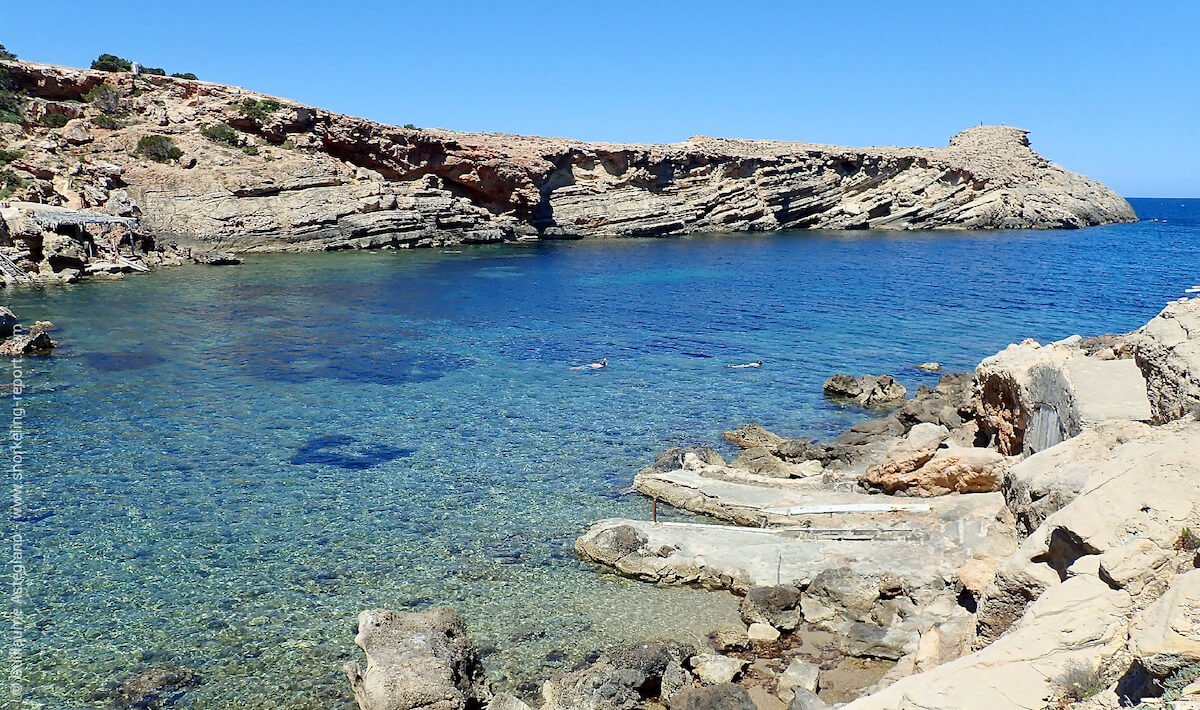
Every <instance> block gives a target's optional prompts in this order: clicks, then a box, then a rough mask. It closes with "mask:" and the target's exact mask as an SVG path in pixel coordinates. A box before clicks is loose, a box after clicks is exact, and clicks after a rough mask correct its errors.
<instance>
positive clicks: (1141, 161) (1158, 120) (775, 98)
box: [0, 0, 1200, 197]
mask: <svg viewBox="0 0 1200 710" xmlns="http://www.w3.org/2000/svg"><path fill="white" fill-rule="evenodd" d="M0 44H4V45H5V46H6V47H8V49H9V50H10V51H13V52H16V53H17V54H18V55H20V56H21V58H23V59H29V60H33V61H45V62H52V63H56V64H67V65H72V66H87V65H88V64H90V62H91V60H92V59H94V58H95V57H96V56H97V55H98V54H100V53H102V52H107V53H111V54H117V55H120V56H122V57H125V58H128V59H131V60H135V61H140V62H142V63H143V64H145V65H148V66H159V67H163V68H165V69H166V70H167V71H168V72H176V71H178V72H189V71H190V72H194V73H196V74H198V75H199V76H200V78H202V79H207V80H211V81H220V82H224V83H230V84H237V85H240V86H244V87H247V88H251V89H254V90H257V91H262V92H264V93H269V94H276V95H280V96H285V97H288V98H292V99H296V100H298V101H303V102H306V103H309V104H315V105H318V106H322V107H325V108H328V109H331V110H334V111H341V112H344V113H350V114H355V115H359V116H364V117H367V118H371V119H375V120H378V121H384V122H388V123H396V124H404V123H414V124H416V125H418V126H440V127H443V128H451V129H457V130H471V131H476V130H489V131H504V132H511V133H529V134H537V135H554V136H568V137H573V138H582V139H587V140H613V141H637V142H671V141H678V140H684V139H686V138H688V137H689V136H692V135H696V134H704V135H714V136H734V137H743V138H775V139H783V140H804V141H813V142H820V143H836V144H844V145H944V144H945V143H946V141H947V140H948V139H949V138H950V136H951V135H953V134H954V133H956V132H957V131H959V130H962V129H964V128H966V127H968V126H971V125H976V124H978V123H979V122H980V121H983V122H986V123H1001V122H1004V123H1007V124H1008V125H1014V126H1021V127H1023V128H1027V129H1029V130H1030V131H1032V133H1031V135H1030V139H1031V140H1032V141H1033V145H1034V147H1035V148H1036V149H1037V150H1039V151H1040V152H1041V153H1042V154H1043V155H1045V156H1046V157H1048V158H1050V159H1051V160H1053V161H1055V162H1058V163H1061V164H1063V165H1065V166H1066V167H1068V168H1070V169H1072V170H1076V171H1078V172H1081V173H1084V174H1086V175H1088V176H1090V177H1094V178H1097V179H1099V180H1102V181H1104V182H1105V183H1107V184H1108V185H1110V186H1111V187H1113V188H1115V189H1116V190H1118V191H1119V192H1121V193H1122V194H1124V195H1127V196H1133V197H1145V196H1171V197H1200V91H1198V88H1200V2H1196V1H1195V0H1162V1H1152V2H1145V3H1137V2H1130V1H1128V0H1094V1H1093V2H1076V1H1075V0H1037V1H1034V2H1030V1H1027V0H1006V1H1005V2H986V1H984V2H972V1H971V0H967V1H965V2H964V1H962V0H959V1H957V2H934V1H927V2H904V1H903V0H891V1H889V2H872V1H868V0H860V1H858V2H848V1H846V0H841V1H838V2H833V1H831V2H819V3H818V2H803V1H802V0H792V1H790V2H760V3H752V2H743V3H736V2H729V1H725V2H712V1H709V0H691V1H690V2H674V1H671V0H643V1H641V2H625V1H624V0H610V1H608V2H603V3H599V2H586V1H581V0H576V1H572V0H555V1H553V2H541V1H535V2H477V1H475V0H430V1H428V2H421V3H407V2H396V1H391V2H386V1H385V2H377V1H375V0H369V1H352V2H347V1H343V2H331V1H330V0H322V1H321V2H310V1H308V0H294V1H293V2H257V1H254V0H250V1H246V0H243V1H241V2H232V1H229V0H204V1H203V2H191V1H188V0H184V1H181V2H163V1H162V0H154V1H150V0H122V1H121V2H104V3H95V2H78V1H74V0H72V1H65V2H63V1H55V2H51V1H50V0H0Z"/></svg>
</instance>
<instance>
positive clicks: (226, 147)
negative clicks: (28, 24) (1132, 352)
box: [0, 62, 1135, 251]
mask: <svg viewBox="0 0 1200 710" xmlns="http://www.w3.org/2000/svg"><path fill="white" fill-rule="evenodd" d="M2 66H3V68H4V69H5V70H6V71H7V72H8V75H9V79H10V81H11V83H12V84H13V85H14V86H15V87H17V89H18V90H21V91H24V92H26V94H27V96H28V106H27V108H26V116H27V117H28V119H29V120H28V121H27V124H26V125H25V126H17V125H13V124H0V148H4V149H7V150H11V151H15V152H17V153H19V154H20V155H19V157H17V158H15V159H14V160H12V162H11V165H10V168H11V169H12V170H14V171H15V172H16V174H18V175H19V176H23V178H24V182H25V187H24V188H23V190H24V196H25V197H26V198H27V199H31V200H34V201H39V202H48V203H52V204H59V205H63V206H67V207H71V208H86V209H91V210H100V211H106V212H109V213H112V214H118V215H122V216H129V215H130V214H131V213H132V212H134V211H136V212H138V213H139V214H140V217H141V220H142V224H143V226H144V228H145V229H146V230H147V231H148V232H149V233H151V234H154V235H156V236H157V237H159V238H160V239H163V240H176V241H178V242H179V243H181V244H184V245H192V246H200V247H201V248H202V249H204V250H212V249H221V250H226V251H255V250H258V251H282V250H317V249H338V248H370V247H383V246H402V247H405V246H430V245H440V244H457V243H471V242H495V241H505V240H517V239H539V238H574V237H592V236H608V235H618V236H659V235H671V234H685V233H688V232H697V231H739V230H777V229H936V228H979V229H992V228H1021V227H1039V228H1072V227H1082V226H1086V225H1092V224H1102V223H1108V222H1121V221H1131V220H1133V219H1135V217H1134V214H1133V211H1132V209H1130V207H1129V205H1128V204H1127V203H1126V202H1125V200H1123V199H1122V198H1121V197H1119V196H1117V195H1116V194H1115V193H1113V192H1112V191H1111V190H1109V189H1107V188H1106V187H1104V186H1103V185H1101V184H1100V183H1098V182H1095V181H1093V180H1089V179H1087V178H1084V177H1082V176H1080V175H1076V174H1074V173H1071V172H1068V171H1066V170H1064V169H1063V168H1060V167H1058V166H1056V165H1053V164H1051V163H1049V162H1048V161H1047V160H1045V159H1044V158H1042V157H1041V156H1039V155H1038V154H1037V153H1035V152H1034V151H1033V150H1032V149H1031V148H1030V147H1029V142H1028V140H1027V138H1026V132H1025V131H1023V130H1019V129H1016V128H1007V127H1001V126H979V127H975V128H971V129H969V130H966V131H964V132H962V133H960V134H959V135H957V136H955V137H954V138H953V139H951V141H950V144H949V145H948V146H947V147H945V148H892V147H885V148H844V147H837V146H828V145H816V144H807V143H785V142H778V141H750V140H733V139H720V138H706V137H696V138H692V139H690V140H688V141H685V142H682V143H674V144H669V145H621V144H612V143H585V142H581V141H574V140H567V139H559V138H537V137H528V136H515V135H503V134H494V133H455V132H452V131H445V130H440V129H424V130H417V129H412V128H398V127H394V126H386V125H381V124H378V123H373V122H371V121H367V120H363V119H359V118H353V117H350V116H344V115H340V114H335V113H331V112H328V111H324V110H321V109H317V108H312V107H308V106H303V105H301V104H297V103H295V102H291V101H286V100H282V99H280V100H275V99H270V98H269V97H264V96H261V95H258V94H252V93H249V92H245V91H243V90H242V89H239V88H236V87H230V86H223V85H220V84H213V83H208V82H200V81H193V80H186V79H177V78H171V77H159V76H148V75H142V76H136V77H135V76H134V75H132V74H119V73H106V72H96V71H86V70H78V69H68V68H63V67H55V66H49V65H42V64H31V63H24V62H5V63H2ZM101 85H104V86H107V87H110V89H111V91H108V90H105V91H106V92H107V93H106V96H107V99H106V101H99V100H96V99H95V97H96V96H97V94H96V93H95V90H96V87H98V86H101ZM89 92H93V93H91V94H89ZM89 97H91V98H92V99H93V100H92V101H91V103H80V102H81V101H86V100H87V99H88V98H89ZM246 102H249V104H250V106H249V108H247V106H246ZM49 114H62V115H63V117H64V118H65V119H66V125H65V126H63V127H62V128H47V127H42V126H41V125H40V124H39V122H38V120H37V119H39V117H42V116H46V115H49ZM61 120H62V119H60V121H61ZM52 123H53V122H52ZM222 126H223V127H225V128H224V129H222V130H221V132H219V133H213V132H212V129H213V127H222ZM201 129H207V130H208V131H209V133H210V135H213V136H218V138H219V140H210V139H209V138H206V137H205V135H204V134H202V133H201ZM225 129H228V130H225ZM150 136H165V137H166V138H168V139H170V141H172V143H173V145H174V146H176V147H177V148H178V149H179V150H180V151H181V153H182V154H181V155H180V156H179V157H178V158H177V159H168V160H166V161H165V162H154V161H152V160H148V159H146V158H144V157H141V156H139V155H138V154H137V146H138V142H139V140H140V139H143V138H146V137H150Z"/></svg>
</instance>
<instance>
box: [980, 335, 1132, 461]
mask: <svg viewBox="0 0 1200 710" xmlns="http://www.w3.org/2000/svg"><path fill="white" fill-rule="evenodd" d="M1073 344H1074V341H1068V342H1065V343H1051V344H1050V345H1047V346H1044V347H1043V346H1041V345H1039V344H1037V343H1036V342H1034V341H1032V340H1026V341H1024V342H1023V343H1021V344H1020V345H1010V346H1008V347H1007V348H1005V349H1004V350H1002V351H1000V352H999V353H997V354H995V355H992V356H991V357H988V358H985V359H984V360H983V361H982V362H981V363H980V364H979V367H978V368H976V370H975V379H976V381H977V382H978V395H979V400H978V411H977V416H976V421H977V422H978V423H979V428H980V431H982V432H983V433H984V434H986V435H989V436H991V437H992V440H993V443H994V444H995V446H996V448H997V449H998V450H999V451H1000V453H1002V454H1006V455H1013V454H1020V453H1025V454H1030V453H1036V452H1038V451H1043V450H1045V449H1048V448H1050V447H1051V446H1054V445H1055V444H1057V443H1059V442H1061V441H1063V440H1065V439H1069V438H1071V437H1073V436H1077V435H1078V434H1079V433H1080V432H1082V431H1083V430H1084V429H1087V428H1090V427H1093V426H1096V425H1098V424H1100V423H1102V422H1105V421H1113V420H1141V421H1145V420H1149V419H1150V416H1151V415H1150V401H1149V400H1148V399H1147V397H1146V382H1145V380H1144V379H1143V377H1142V374H1141V372H1140V371H1139V370H1138V368H1137V366H1136V365H1135V364H1134V363H1133V362H1132V361H1131V360H1099V359H1096V358H1089V357H1087V356H1086V355H1084V353H1083V351H1082V350H1079V349H1077V348H1075V347H1072V345H1073Z"/></svg>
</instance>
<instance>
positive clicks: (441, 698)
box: [345, 607, 492, 710]
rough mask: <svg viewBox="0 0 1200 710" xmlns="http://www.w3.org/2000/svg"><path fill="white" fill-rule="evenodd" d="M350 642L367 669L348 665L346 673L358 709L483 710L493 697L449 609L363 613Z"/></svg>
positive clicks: (456, 617) (464, 633) (462, 626)
mask: <svg viewBox="0 0 1200 710" xmlns="http://www.w3.org/2000/svg"><path fill="white" fill-rule="evenodd" d="M354 642H355V643H356V644H358V646H359V648H361V649H362V650H363V651H364V652H365V653H366V654H367V667H366V669H365V670H364V669H363V668H361V667H360V666H359V664H358V662H356V661H351V662H350V663H347V664H346V667H345V669H346V676H347V677H348V678H349V679H350V687H351V689H352V690H353V691H354V699H355V700H356V701H358V706H359V708H361V710H417V709H420V710H482V708H484V707H485V706H486V705H487V702H488V700H490V699H491V695H492V694H491V689H490V687H489V684H488V681H487V679H486V678H485V677H484V675H483V667H482V666H481V665H480V662H479V654H478V652H477V651H476V650H475V647H474V646H473V645H472V644H471V641H470V639H469V638H468V637H467V628H466V624H465V623H464V622H463V620H462V617H460V616H459V615H458V614H457V613H456V612H455V611H454V610H452V609H449V608H446V607H438V608H435V609H430V610H429V611H423V612H396V611H389V610H387V609H372V610H370V611H364V612H362V613H361V614H359V615H358V635H357V636H355V637H354Z"/></svg>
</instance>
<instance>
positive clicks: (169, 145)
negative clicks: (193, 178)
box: [136, 135, 183, 163]
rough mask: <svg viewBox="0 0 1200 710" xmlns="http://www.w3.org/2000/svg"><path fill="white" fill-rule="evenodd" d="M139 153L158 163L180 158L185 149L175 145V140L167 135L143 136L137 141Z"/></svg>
mask: <svg viewBox="0 0 1200 710" xmlns="http://www.w3.org/2000/svg"><path fill="white" fill-rule="evenodd" d="M136 152H137V154H138V155H143V156H145V157H147V158H149V159H150V160H153V161H155V162H158V163H166V162H168V161H171V160H179V158H180V157H181V156H182V155H183V151H182V150H180V149H179V148H177V147H176V146H175V142H174V141H172V140H171V139H170V138H168V137H167V136H160V135H150V136H142V137H141V138H140V139H138V142H137V151H136Z"/></svg>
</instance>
